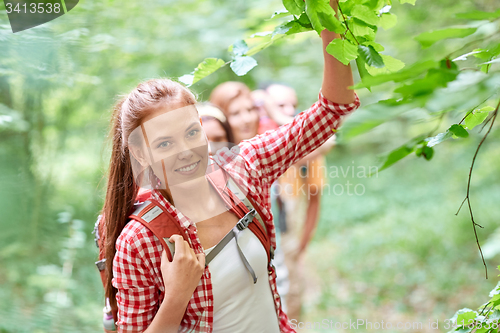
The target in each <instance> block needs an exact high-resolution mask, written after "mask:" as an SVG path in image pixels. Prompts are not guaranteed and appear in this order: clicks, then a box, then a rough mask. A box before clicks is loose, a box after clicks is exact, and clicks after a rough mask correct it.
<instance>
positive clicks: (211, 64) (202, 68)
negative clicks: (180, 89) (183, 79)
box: [192, 58, 225, 84]
mask: <svg viewBox="0 0 500 333" xmlns="http://www.w3.org/2000/svg"><path fill="white" fill-rule="evenodd" d="M224 64H225V62H224V60H222V59H217V58H207V59H205V60H203V62H202V63H200V64H199V65H198V67H196V69H195V70H194V73H193V74H194V77H193V82H192V84H195V83H196V82H198V81H200V80H201V79H203V78H204V77H206V76H208V75H210V74H212V73H213V72H215V71H216V70H218V69H219V68H221V67H222V66H224Z"/></svg>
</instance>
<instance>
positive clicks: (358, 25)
mask: <svg viewBox="0 0 500 333" xmlns="http://www.w3.org/2000/svg"><path fill="white" fill-rule="evenodd" d="M349 27H350V29H351V31H352V33H353V34H354V35H356V36H357V37H358V36H367V37H368V38H369V39H371V40H373V39H375V30H373V29H372V28H370V27H369V26H368V25H367V24H366V23H365V22H363V21H360V20H358V19H353V20H352V21H351V23H350V24H349Z"/></svg>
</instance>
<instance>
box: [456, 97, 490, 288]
mask: <svg viewBox="0 0 500 333" xmlns="http://www.w3.org/2000/svg"><path fill="white" fill-rule="evenodd" d="M499 108H500V101H499V102H498V104H497V107H496V109H495V111H494V112H493V116H492V118H491V123H490V127H489V128H488V131H487V132H486V133H485V134H484V136H483V138H482V139H481V142H479V145H478V146H477V149H476V152H475V154H474V157H473V158H472V163H471V166H470V170H469V179H468V181H467V195H466V196H465V199H464V201H462V204H461V205H460V207H459V208H458V211H457V212H456V213H455V215H458V213H459V212H460V209H461V208H462V206H463V204H464V203H465V202H466V201H467V205H468V206H469V214H470V218H471V221H472V228H473V229H474V235H475V237H476V243H477V247H478V248H479V253H481V259H482V260H483V265H484V270H485V273H486V279H487V278H488V267H487V266H486V261H485V260H484V256H483V251H482V250H481V245H480V244H479V239H478V237H477V230H476V226H478V227H480V228H482V226H481V225H479V224H477V223H476V222H475V221H474V215H473V213H472V206H471V203H470V182H471V178H472V169H473V168H474V163H475V162H476V157H477V154H478V153H479V149H480V148H481V146H482V145H483V142H484V141H485V140H486V138H487V137H488V134H490V131H491V129H492V128H493V124H494V123H495V120H496V118H497V115H498V109H499Z"/></svg>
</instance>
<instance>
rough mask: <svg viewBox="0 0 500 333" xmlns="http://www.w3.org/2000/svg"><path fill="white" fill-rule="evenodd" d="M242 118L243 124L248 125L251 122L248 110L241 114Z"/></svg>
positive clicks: (250, 113)
mask: <svg viewBox="0 0 500 333" xmlns="http://www.w3.org/2000/svg"><path fill="white" fill-rule="evenodd" d="M242 118H243V122H244V123H245V124H248V123H250V122H252V112H251V111H248V110H245V111H244V112H243V117H242Z"/></svg>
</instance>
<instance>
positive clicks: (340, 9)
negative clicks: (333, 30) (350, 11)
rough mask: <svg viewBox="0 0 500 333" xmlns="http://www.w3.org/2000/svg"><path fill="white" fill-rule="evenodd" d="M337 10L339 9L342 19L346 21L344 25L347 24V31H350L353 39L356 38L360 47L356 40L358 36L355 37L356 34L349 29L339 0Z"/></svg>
mask: <svg viewBox="0 0 500 333" xmlns="http://www.w3.org/2000/svg"><path fill="white" fill-rule="evenodd" d="M337 8H338V9H339V11H340V14H342V18H343V19H344V23H345V27H346V29H347V31H349V32H350V33H351V35H352V37H353V38H354V40H355V41H356V43H357V44H358V45H359V42H358V40H357V39H356V36H354V34H353V33H352V31H351V29H349V25H348V24H347V18H346V17H345V15H344V13H343V12H342V8H340V3H339V0H337Z"/></svg>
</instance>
